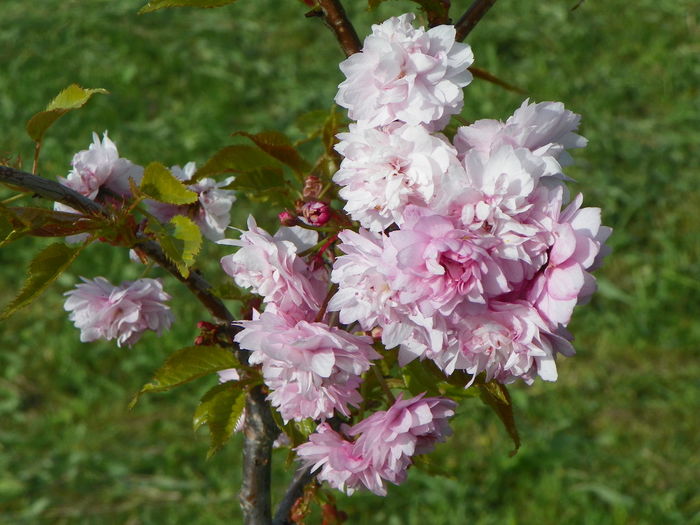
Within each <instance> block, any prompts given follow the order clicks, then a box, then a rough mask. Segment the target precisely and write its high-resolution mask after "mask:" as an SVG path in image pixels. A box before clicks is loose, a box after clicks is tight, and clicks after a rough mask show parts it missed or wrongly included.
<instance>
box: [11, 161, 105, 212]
mask: <svg viewBox="0 0 700 525" xmlns="http://www.w3.org/2000/svg"><path fill="white" fill-rule="evenodd" d="M0 182H2V183H4V184H9V185H11V186H16V187H17V188H20V189H21V190H25V191H31V192H33V193H36V194H37V195H39V196H40V197H44V198H45V199H48V200H51V201H55V202H60V203H61V204H65V205H66V206H70V207H71V208H73V209H74V210H78V211H80V212H83V213H84V214H85V215H102V216H103V217H110V215H109V213H108V212H107V210H106V209H105V208H104V207H103V206H101V205H100V204H98V203H96V202H95V201H93V200H90V199H88V198H87V197H85V196H83V195H81V194H80V193H78V192H77V191H73V190H72V189H70V188H68V187H67V186H64V185H63V184H59V183H58V182H54V181H52V180H49V179H45V178H44V177H40V176H38V175H32V174H31V173H27V172H24V171H20V170H17V169H15V168H11V167H9V166H0Z"/></svg>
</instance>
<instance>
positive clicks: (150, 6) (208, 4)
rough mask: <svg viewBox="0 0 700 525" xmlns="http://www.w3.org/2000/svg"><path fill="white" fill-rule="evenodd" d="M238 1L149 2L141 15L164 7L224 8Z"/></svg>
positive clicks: (182, 0)
mask: <svg viewBox="0 0 700 525" xmlns="http://www.w3.org/2000/svg"><path fill="white" fill-rule="evenodd" d="M235 1H236V0H149V1H148V4H146V5H145V6H143V7H142V8H141V9H140V10H139V14H143V13H150V12H152V11H157V10H158V9H163V8H164V7H204V8H209V7H222V6H225V5H228V4H232V3H234V2H235Z"/></svg>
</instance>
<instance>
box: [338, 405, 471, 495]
mask: <svg viewBox="0 0 700 525" xmlns="http://www.w3.org/2000/svg"><path fill="white" fill-rule="evenodd" d="M423 395H424V394H421V395H418V396H416V397H414V398H411V399H406V400H404V399H402V396H401V394H400V395H399V396H398V398H397V399H396V402H395V403H394V404H393V405H392V406H391V407H389V409H388V410H386V411H379V412H375V413H374V414H372V415H370V416H369V417H367V418H366V419H364V420H363V421H361V422H359V423H358V424H356V425H354V426H353V427H351V428H349V429H348V430H347V434H348V435H350V436H358V438H357V440H356V441H355V444H354V447H353V455H354V456H355V457H357V456H360V457H362V458H363V459H364V460H366V461H367V462H368V463H369V465H370V466H371V468H367V469H365V470H363V471H362V472H361V473H359V477H360V479H361V480H362V483H363V484H364V485H365V486H366V487H367V488H368V489H369V490H371V491H372V492H374V493H375V494H379V495H385V494H386V489H385V488H384V485H383V483H382V482H381V480H380V479H379V478H381V479H384V480H387V481H390V482H391V483H394V484H397V485H398V484H399V483H402V482H403V481H404V480H405V479H406V469H407V468H408V466H409V465H411V463H412V459H411V458H412V457H413V456H414V455H417V454H427V453H429V452H431V451H432V450H433V449H434V448H435V445H436V444H437V443H439V442H442V441H445V439H446V438H447V436H449V435H450V434H451V433H452V430H451V429H450V427H449V425H448V423H447V419H448V418H450V417H452V416H453V415H454V414H455V408H456V407H457V404H456V403H455V402H454V401H452V400H450V399H446V398H439V397H427V398H423Z"/></svg>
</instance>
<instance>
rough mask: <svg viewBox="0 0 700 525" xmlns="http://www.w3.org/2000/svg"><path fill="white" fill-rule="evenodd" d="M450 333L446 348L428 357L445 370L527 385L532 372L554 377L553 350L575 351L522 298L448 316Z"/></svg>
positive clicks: (532, 377)
mask: <svg viewBox="0 0 700 525" xmlns="http://www.w3.org/2000/svg"><path fill="white" fill-rule="evenodd" d="M453 323H454V328H453V330H454V332H455V335H454V337H453V338H452V341H451V343H452V344H450V345H449V347H448V348H447V349H446V350H445V351H444V352H441V353H439V354H436V355H434V356H433V360H434V361H435V362H436V363H437V364H438V366H439V367H440V368H442V369H443V370H444V371H445V373H447V374H448V375H449V374H452V373H453V372H454V370H463V371H464V372H466V373H468V374H471V375H472V376H473V378H476V376H477V375H479V374H481V373H482V372H485V378H484V379H485V381H491V380H493V379H495V380H496V381H498V382H500V383H512V382H513V381H515V380H516V379H522V380H523V381H525V382H526V383H527V384H531V383H532V382H533V381H534V378H535V377H536V376H539V377H541V378H542V379H544V380H545V381H556V379H557V369H556V364H555V358H556V355H557V353H561V354H563V355H566V356H571V355H573V354H574V349H573V347H572V346H571V345H570V343H569V342H568V341H567V340H566V339H565V338H563V337H561V336H560V335H558V334H555V333H552V332H551V331H550V329H549V328H548V326H547V323H546V322H545V321H544V320H543V319H542V318H541V317H540V315H539V313H538V312H537V310H535V309H534V308H533V307H532V306H530V305H529V304H527V303H526V302H525V301H520V302H518V303H502V302H496V301H494V302H491V303H490V304H489V308H488V309H486V310H483V311H482V312H480V313H474V312H467V313H465V314H463V315H455V318H453Z"/></svg>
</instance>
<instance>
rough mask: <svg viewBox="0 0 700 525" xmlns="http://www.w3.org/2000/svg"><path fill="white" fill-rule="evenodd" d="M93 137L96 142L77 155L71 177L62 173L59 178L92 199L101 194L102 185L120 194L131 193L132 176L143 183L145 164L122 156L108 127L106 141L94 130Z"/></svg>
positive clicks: (121, 195)
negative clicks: (62, 175)
mask: <svg viewBox="0 0 700 525" xmlns="http://www.w3.org/2000/svg"><path fill="white" fill-rule="evenodd" d="M92 138H93V143H92V144H90V147H89V148H88V149H87V150H83V151H80V152H78V153H76V154H75V156H74V157H73V161H72V165H73V169H72V170H71V171H70V173H69V174H68V177H67V178H63V177H59V179H58V180H59V182H60V183H61V184H63V185H64V186H68V187H69V188H70V189H72V190H75V191H77V192H78V193H80V194H81V195H84V196H85V197H87V198H89V199H92V200H95V199H96V198H97V194H98V192H99V190H100V188H103V187H104V188H107V189H108V190H111V191H112V192H114V193H115V194H116V195H118V196H120V197H126V196H129V195H130V194H131V190H130V188H129V179H133V181H134V182H135V183H136V184H139V183H140V181H141V178H142V176H143V168H142V167H141V166H137V165H136V164H133V163H132V162H131V161H130V160H128V159H125V158H121V157H120V156H119V153H118V152H117V147H116V146H115V145H114V142H112V141H111V140H110V139H109V137H108V136H107V132H106V131H105V133H104V136H103V138H102V141H100V138H99V137H98V136H97V133H93V134H92Z"/></svg>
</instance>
